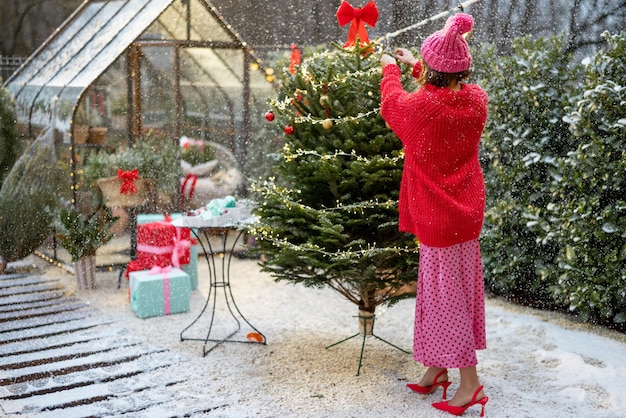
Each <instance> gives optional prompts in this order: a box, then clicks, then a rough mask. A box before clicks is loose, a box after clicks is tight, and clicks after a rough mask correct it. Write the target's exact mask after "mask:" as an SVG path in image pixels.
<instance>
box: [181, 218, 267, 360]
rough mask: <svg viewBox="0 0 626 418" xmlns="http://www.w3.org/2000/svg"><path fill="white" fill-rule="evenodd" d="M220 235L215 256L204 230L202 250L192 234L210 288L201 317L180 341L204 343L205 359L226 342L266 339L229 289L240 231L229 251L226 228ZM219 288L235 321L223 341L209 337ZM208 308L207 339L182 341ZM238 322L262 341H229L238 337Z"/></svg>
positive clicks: (189, 338) (244, 341) (196, 233)
mask: <svg viewBox="0 0 626 418" xmlns="http://www.w3.org/2000/svg"><path fill="white" fill-rule="evenodd" d="M218 230H219V233H220V235H221V236H222V248H221V251H220V252H217V253H216V252H215V251H213V248H212V245H211V240H210V239H209V234H208V232H207V229H206V228H202V229H201V231H202V234H203V236H204V238H205V240H206V243H207V247H205V246H204V244H203V243H202V240H200V237H199V236H198V232H196V231H195V230H192V231H193V234H194V235H195V236H196V238H197V240H198V243H199V244H200V246H201V248H202V251H203V252H204V254H205V256H206V261H207V265H208V268H209V281H210V286H209V293H208V295H207V299H206V302H205V304H204V307H203V308H202V310H201V312H200V314H199V315H198V316H197V317H196V318H195V319H194V320H193V322H192V323H191V324H189V325H188V326H187V327H186V328H185V329H184V330H183V331H182V332H181V333H180V339H181V341H186V340H193V341H203V342H204V347H203V355H204V356H206V355H207V354H208V353H209V352H211V351H212V350H213V349H214V348H216V347H217V346H219V345H220V344H223V343H225V342H237V343H254V344H259V343H260V344H264V345H266V344H267V340H266V338H265V336H264V335H263V334H262V333H261V332H260V331H259V330H258V329H257V328H255V327H254V326H253V325H252V324H251V323H250V322H249V321H248V320H247V319H246V317H245V316H244V315H243V314H242V313H241V311H240V309H239V307H238V306H237V303H236V302H235V297H234V295H233V291H232V288H231V286H230V264H231V261H232V256H233V251H234V249H235V246H236V245H237V242H238V241H239V239H240V238H241V236H242V235H243V232H244V231H243V230H241V231H236V232H237V235H236V236H235V240H234V242H233V244H232V247H231V248H230V249H229V248H227V241H228V235H229V231H230V229H229V228H219V229H218ZM215 257H221V277H218V271H217V266H216V260H215ZM218 287H221V288H222V290H223V300H224V302H225V303H226V306H227V307H228V312H229V314H230V316H231V318H232V319H234V321H235V323H236V329H235V330H234V331H232V332H231V333H229V334H228V335H227V336H226V337H224V338H212V336H211V333H212V331H213V325H214V321H215V316H216V306H217V302H218V298H217V293H218V290H217V288H218ZM209 304H211V305H212V307H211V312H210V320H209V327H208V330H207V332H206V337H204V338H198V337H185V336H184V334H185V332H186V331H190V330H191V328H192V327H193V326H194V324H196V323H198V321H199V320H200V318H201V317H203V316H204V314H205V312H206V311H207V308H208V307H209ZM240 319H241V320H242V321H243V322H245V323H246V324H247V325H248V326H249V327H250V328H251V329H252V330H254V331H255V332H256V334H257V335H259V336H260V337H261V341H256V340H250V339H247V338H246V339H243V340H242V339H232V337H233V336H234V335H235V334H237V332H239V331H240V330H241V322H240ZM209 342H213V343H215V344H213V345H212V346H211V347H210V348H208V349H207V345H208V344H209Z"/></svg>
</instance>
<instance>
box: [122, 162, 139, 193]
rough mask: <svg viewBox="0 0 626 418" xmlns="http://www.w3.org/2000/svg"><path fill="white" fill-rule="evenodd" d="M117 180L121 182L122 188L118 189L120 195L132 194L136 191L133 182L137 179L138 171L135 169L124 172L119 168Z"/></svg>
mask: <svg viewBox="0 0 626 418" xmlns="http://www.w3.org/2000/svg"><path fill="white" fill-rule="evenodd" d="M117 178H118V179H120V180H122V186H121V187H120V193H121V194H133V193H135V192H136V191H137V188H136V187H135V180H137V179H138V178H139V171H138V170H137V169H136V168H135V169H134V170H128V171H124V170H122V169H121V168H120V169H118V170H117Z"/></svg>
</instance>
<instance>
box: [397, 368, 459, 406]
mask: <svg viewBox="0 0 626 418" xmlns="http://www.w3.org/2000/svg"><path fill="white" fill-rule="evenodd" d="M447 372H448V371H447V370H446V369H443V370H442V371H440V372H439V373H437V375H436V376H435V379H434V380H433V384H432V385H430V386H420V385H418V384H417V383H409V384H408V385H406V387H408V388H409V389H411V390H412V391H413V392H417V393H421V394H422V395H428V394H429V393H433V392H434V391H436V390H437V386H441V387H442V388H443V395H441V399H442V400H443V399H446V393H447V392H448V386H450V385H451V382H448V381H447V380H446V381H443V382H439V381H437V379H439V376H442V375H444V374H446V373H447Z"/></svg>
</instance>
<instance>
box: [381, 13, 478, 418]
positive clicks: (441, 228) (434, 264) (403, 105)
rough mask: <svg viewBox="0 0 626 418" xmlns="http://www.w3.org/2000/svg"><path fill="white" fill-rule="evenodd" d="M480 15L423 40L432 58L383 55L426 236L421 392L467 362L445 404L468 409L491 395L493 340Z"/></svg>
mask: <svg viewBox="0 0 626 418" xmlns="http://www.w3.org/2000/svg"><path fill="white" fill-rule="evenodd" d="M472 26H473V19H472V17H471V16H470V15H468V14H464V13H459V14H456V15H454V16H451V17H450V18H449V19H448V21H447V22H446V25H445V26H444V28H443V29H442V30H440V31H438V32H435V33H434V34H432V35H431V36H429V37H428V38H427V39H426V40H425V41H424V43H423V44H422V47H421V50H420V52H421V54H422V58H423V63H422V62H418V60H417V59H415V57H414V56H413V55H412V54H411V52H410V51H408V50H406V49H403V48H400V49H398V50H396V52H395V58H394V57H392V56H390V55H387V54H384V55H383V56H382V57H381V60H380V62H381V65H382V67H383V79H382V82H381V96H382V101H381V114H382V116H383V118H384V119H385V121H386V122H387V123H388V124H389V126H390V127H391V129H392V130H393V131H394V132H395V133H396V135H397V136H398V137H399V138H400V140H401V141H402V143H403V146H404V151H405V161H404V170H403V174H402V182H401V185H400V201H399V213H400V220H399V229H400V230H401V231H405V232H410V233H412V234H415V235H416V236H417V238H418V239H419V241H420V265H419V277H418V288H417V297H416V309H415V337H414V347H413V348H414V358H415V360H416V361H418V362H420V363H422V364H424V366H426V367H428V369H427V371H426V373H425V374H424V376H423V377H422V379H421V380H420V382H419V383H417V384H409V385H408V386H409V388H411V389H412V390H414V391H416V392H418V393H423V394H426V393H432V392H434V391H435V390H436V389H437V387H439V386H441V387H442V388H443V397H442V399H445V398H446V391H447V388H448V386H449V385H450V382H449V381H448V374H447V369H448V368H458V369H459V371H460V377H461V382H460V385H459V388H458V390H457V392H456V393H455V395H454V397H453V398H452V399H450V400H449V401H447V402H437V403H434V404H433V406H434V407H435V408H437V409H441V410H443V411H447V412H450V413H451V414H454V415H461V414H462V413H463V412H465V410H466V409H467V408H469V407H470V406H473V405H481V406H482V411H481V416H483V414H484V411H485V404H486V403H487V400H488V398H487V397H486V396H485V394H484V392H483V386H481V385H480V382H479V379H478V373H477V371H476V364H477V363H478V360H477V357H476V350H481V349H485V348H486V345H487V344H486V336H485V307H484V282H483V272H482V259H481V255H480V245H479V243H478V237H479V235H480V231H481V229H482V224H483V218H484V209H485V186H484V179H483V174H482V170H481V167H480V164H479V161H478V145H479V142H480V137H481V135H482V132H483V129H484V126H485V122H486V119H487V95H486V94H485V92H484V91H483V90H482V89H481V88H480V87H479V86H476V85H472V84H465V83H463V82H464V81H465V80H466V78H467V77H468V76H469V74H470V66H471V61H472V57H471V55H470V52H469V48H468V45H467V42H466V40H465V38H464V36H463V35H464V34H466V33H468V32H469V31H470V30H471V29H472ZM396 59H397V60H399V61H400V62H402V63H405V64H408V65H411V66H412V67H413V75H414V76H415V77H417V78H418V81H420V84H422V86H421V87H420V88H419V89H418V90H417V91H415V92H406V91H404V89H403V87H402V84H401V82H400V76H401V72H400V68H399V67H398V65H397V64H396Z"/></svg>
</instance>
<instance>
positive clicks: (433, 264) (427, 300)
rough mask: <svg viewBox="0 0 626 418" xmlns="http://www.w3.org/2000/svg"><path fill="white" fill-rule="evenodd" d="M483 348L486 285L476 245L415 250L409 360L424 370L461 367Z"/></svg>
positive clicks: (470, 242) (474, 241)
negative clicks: (416, 274) (416, 261)
mask: <svg viewBox="0 0 626 418" xmlns="http://www.w3.org/2000/svg"><path fill="white" fill-rule="evenodd" d="M485 348H487V341H486V333H485V285H484V280H483V268H482V258H481V255H480V244H479V242H478V240H472V241H467V242H464V243H462V244H458V245H454V246H451V247H444V248H435V247H428V246H426V245H424V244H421V245H420V263H419V277H418V281H417V297H416V304H415V336H414V341H413V357H414V358H415V360H416V361H419V362H420V363H422V364H423V365H424V366H426V367H445V368H464V367H471V366H475V365H476V364H477V363H478V360H477V358H476V350H484V349H485Z"/></svg>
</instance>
